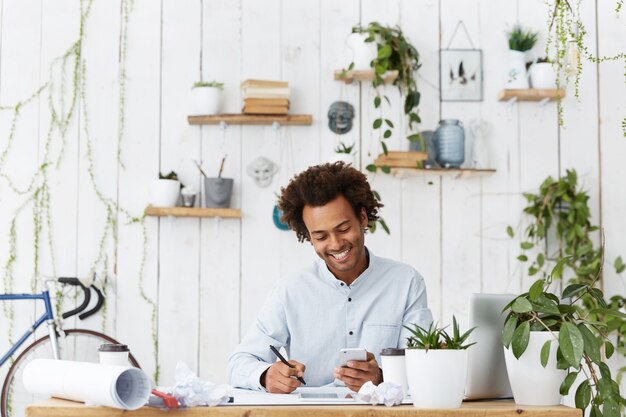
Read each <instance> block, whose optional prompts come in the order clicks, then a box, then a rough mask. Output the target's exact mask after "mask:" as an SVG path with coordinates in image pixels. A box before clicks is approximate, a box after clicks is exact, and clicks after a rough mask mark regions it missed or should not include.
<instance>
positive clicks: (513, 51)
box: [506, 25, 539, 89]
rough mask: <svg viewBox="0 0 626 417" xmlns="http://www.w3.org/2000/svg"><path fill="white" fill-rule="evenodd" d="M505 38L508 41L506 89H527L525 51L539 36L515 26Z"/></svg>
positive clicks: (533, 44)
mask: <svg viewBox="0 0 626 417" xmlns="http://www.w3.org/2000/svg"><path fill="white" fill-rule="evenodd" d="M507 37H508V39H509V74H508V75H509V78H508V81H507V84H506V88H508V89H524V88H528V75H527V74H526V61H527V59H526V51H529V50H531V49H532V48H533V46H535V43H537V38H538V37H539V34H538V33H537V32H533V31H531V30H525V29H524V28H522V27H521V26H520V25H515V26H513V29H511V30H510V31H509V32H507Z"/></svg>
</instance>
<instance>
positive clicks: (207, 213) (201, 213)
mask: <svg viewBox="0 0 626 417" xmlns="http://www.w3.org/2000/svg"><path fill="white" fill-rule="evenodd" d="M145 214H146V216H154V217H163V216H174V217H223V218H229V219H239V218H241V210H240V209H235V208H196V207H152V206H148V207H146V210H145Z"/></svg>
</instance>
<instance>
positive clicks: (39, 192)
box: [0, 0, 159, 381]
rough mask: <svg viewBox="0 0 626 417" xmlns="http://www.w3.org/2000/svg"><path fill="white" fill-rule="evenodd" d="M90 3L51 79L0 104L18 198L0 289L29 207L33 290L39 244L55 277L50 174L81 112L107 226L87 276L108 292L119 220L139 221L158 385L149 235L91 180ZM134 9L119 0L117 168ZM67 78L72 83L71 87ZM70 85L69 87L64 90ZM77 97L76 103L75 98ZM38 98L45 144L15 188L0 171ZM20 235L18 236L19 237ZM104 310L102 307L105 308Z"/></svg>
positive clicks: (6, 283) (10, 282)
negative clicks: (7, 117)
mask: <svg viewBox="0 0 626 417" xmlns="http://www.w3.org/2000/svg"><path fill="white" fill-rule="evenodd" d="M92 2H93V0H81V1H80V4H79V7H80V25H79V34H78V38H77V39H76V40H75V41H73V42H72V43H71V44H70V46H69V47H68V48H67V49H66V51H65V52H64V53H63V54H62V55H60V56H59V57H57V58H55V59H54V60H53V61H52V62H51V64H50V68H49V81H48V82H46V83H45V84H43V85H41V86H40V87H39V88H37V89H36V90H35V91H34V92H33V93H32V94H31V95H30V97H28V98H27V99H25V100H23V101H21V102H18V103H15V104H13V105H10V106H0V111H10V112H12V113H13V117H12V122H11V129H10V131H9V135H8V139H7V140H6V142H5V143H6V145H5V147H4V149H3V150H2V153H1V154H0V178H2V179H3V180H4V181H5V182H6V183H7V184H8V186H9V188H10V190H11V191H12V192H13V193H14V195H15V197H16V198H17V199H18V201H19V203H18V208H17V209H16V210H15V212H14V214H13V217H12V218H11V219H10V225H11V226H10V228H9V257H8V259H7V262H6V264H5V268H4V275H3V280H2V282H3V291H5V292H14V282H15V279H14V276H13V267H14V264H15V262H16V261H17V258H18V253H17V251H16V247H17V236H18V235H19V233H18V232H17V230H16V222H17V219H18V218H19V217H20V216H21V215H23V213H24V212H26V211H27V210H26V209H28V208H32V219H33V227H32V230H33V237H32V239H33V248H34V262H33V272H32V274H31V277H30V284H31V289H32V290H33V291H35V290H36V286H37V282H38V281H39V278H40V275H41V272H40V268H41V262H42V261H41V257H40V254H41V251H42V249H43V245H46V244H47V245H48V251H49V265H48V266H47V267H48V268H50V269H49V270H51V271H52V274H53V275H54V276H57V273H56V267H55V265H56V260H55V259H56V258H55V252H54V247H53V241H54V240H53V236H52V230H53V227H52V225H53V219H52V216H51V205H52V197H53V196H52V195H51V192H50V187H49V175H50V172H51V169H53V168H57V169H58V168H59V167H60V165H61V163H62V161H63V157H64V155H65V149H66V143H67V134H68V130H69V127H70V125H71V122H72V121H73V120H75V116H76V115H77V114H79V113H80V115H81V117H82V120H81V126H82V129H83V134H84V137H85V140H86V143H87V147H86V148H87V149H86V153H85V155H86V160H87V163H86V166H87V170H88V177H89V180H90V183H91V185H92V187H93V189H94V191H95V194H96V196H97V199H98V201H99V202H101V203H102V205H103V207H104V211H105V213H106V219H105V226H104V230H103V232H102V234H101V235H100V237H99V239H98V240H96V242H97V245H98V249H97V254H96V256H95V259H94V261H93V263H92V265H91V267H90V271H89V273H88V275H94V273H95V272H96V270H98V271H100V273H99V275H100V276H102V277H105V278H104V279H105V282H103V283H102V286H103V288H102V289H103V290H104V291H105V292H106V277H107V276H108V272H109V264H110V263H111V261H110V257H109V254H108V252H109V250H110V249H113V261H112V262H113V263H114V264H116V263H117V247H118V241H117V236H118V217H120V216H119V215H121V218H125V219H126V220H127V224H136V223H140V224H141V226H142V229H143V233H144V247H143V251H144V255H143V258H142V266H141V270H140V273H139V286H140V293H141V295H142V298H144V300H145V301H146V302H147V303H148V304H150V305H151V306H152V308H153V314H152V329H153V333H152V336H153V341H154V346H155V348H154V354H155V362H156V364H155V380H156V381H158V371H159V366H158V356H157V352H158V349H157V347H158V340H157V337H156V336H157V335H156V308H155V306H156V304H155V303H154V301H153V300H151V299H150V298H149V297H147V296H146V294H145V291H144V290H143V274H144V267H143V264H144V263H145V251H146V245H147V236H146V232H145V225H144V224H143V217H141V218H137V217H134V216H132V215H131V214H130V213H129V212H128V211H127V210H125V209H124V208H122V207H120V206H119V205H118V203H117V202H116V201H114V200H113V199H112V198H109V197H107V196H106V195H105V194H104V193H103V192H102V191H101V190H100V188H99V186H98V181H97V179H96V177H95V170H94V160H93V141H92V139H91V135H90V132H89V117H88V116H89V112H88V110H87V97H86V84H87V71H86V62H85V59H84V57H83V54H82V45H83V40H84V39H85V31H86V27H87V21H88V17H89V14H90V11H91V6H92ZM132 8H133V0H122V16H123V24H122V29H121V36H120V41H121V42H120V45H121V49H120V84H119V103H118V104H119V109H118V121H119V123H118V132H117V133H118V134H117V139H118V149H117V162H118V166H119V167H121V168H123V167H124V166H123V163H122V153H121V151H122V139H123V137H124V129H125V113H126V111H125V109H126V107H125V95H126V90H125V81H126V57H127V39H128V23H129V16H130V13H131V11H132ZM67 80H71V83H69V85H68V82H67ZM68 87H69V88H68ZM79 98H80V100H79ZM38 99H39V100H41V101H42V102H43V103H46V104H47V106H48V111H49V113H50V124H49V126H48V130H47V132H46V133H45V140H44V143H43V152H41V153H40V154H39V161H40V162H39V165H38V166H37V169H36V170H35V171H34V173H33V174H32V177H31V179H30V180H29V181H27V182H26V183H27V185H26V186H25V187H18V186H17V185H16V184H17V182H16V181H15V179H14V178H13V177H12V176H11V175H10V174H8V173H7V172H5V171H4V165H5V162H6V160H7V159H9V158H10V157H11V145H12V143H13V141H14V140H15V132H16V126H18V124H19V121H20V115H21V109H22V108H24V107H25V106H27V105H31V104H32V103H35V102H36V100H38ZM53 143H55V144H56V145H57V146H56V148H58V150H57V151H56V153H55V152H53V146H52V145H53ZM20 237H21V236H20ZM63 297H64V294H63V293H62V292H61V291H60V290H57V291H56V294H55V300H54V305H55V309H56V312H57V316H60V310H61V308H62V304H63ZM105 306H106V304H105ZM3 313H4V316H5V317H6V318H8V319H9V331H8V338H9V341H10V343H12V330H13V319H14V312H13V308H12V306H9V307H7V306H6V303H3ZM101 318H102V329H103V331H105V329H106V309H105V310H103V312H102V317H101Z"/></svg>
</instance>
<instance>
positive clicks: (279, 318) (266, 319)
mask: <svg viewBox="0 0 626 417" xmlns="http://www.w3.org/2000/svg"><path fill="white" fill-rule="evenodd" d="M281 292H282V291H281V289H280V285H279V284H277V285H276V286H274V288H273V289H272V291H271V292H270V295H269V296H268V298H267V300H266V301H265V304H264V305H263V307H262V309H261V311H260V313H259V315H258V316H257V318H256V320H255V322H254V323H253V324H252V326H251V327H250V329H248V331H247V333H246V335H245V337H244V338H243V340H242V341H241V343H240V344H239V346H237V348H236V349H235V351H234V352H233V354H232V355H231V356H230V359H229V361H228V375H229V378H230V384H231V385H233V386H235V387H238V388H246V389H253V390H259V391H263V390H265V388H264V387H263V386H262V385H261V375H262V374H263V372H265V370H266V369H268V368H269V367H270V366H271V365H272V364H273V363H274V362H275V361H276V357H275V356H274V354H273V353H272V351H271V350H270V345H273V346H275V347H276V348H277V349H279V348H281V347H283V346H287V344H288V343H289V330H288V328H287V320H286V317H285V309H284V304H283V302H282V297H281Z"/></svg>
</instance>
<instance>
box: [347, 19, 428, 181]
mask: <svg viewBox="0 0 626 417" xmlns="http://www.w3.org/2000/svg"><path fill="white" fill-rule="evenodd" d="M352 32H353V33H363V34H367V38H366V39H365V42H372V43H375V44H376V50H377V53H376V58H374V59H373V60H372V62H371V64H370V65H371V67H372V69H373V70H374V80H373V81H372V87H374V88H375V89H376V96H375V97H374V107H375V108H377V109H379V110H380V114H379V117H377V118H376V119H375V120H374V122H373V124H372V127H373V128H374V130H378V131H379V133H380V143H381V146H382V149H383V152H384V154H385V155H387V152H388V149H387V144H386V143H385V141H384V140H385V139H388V138H390V137H391V135H392V134H393V129H394V127H395V126H394V124H393V122H392V121H391V120H389V119H388V118H385V117H384V115H383V108H382V102H383V100H385V101H386V102H387V104H388V105H389V106H391V101H390V100H389V98H388V97H387V96H386V95H385V94H384V93H383V92H381V89H380V88H379V87H380V86H383V85H384V84H385V79H384V76H385V73H386V72H387V71H393V70H397V71H398V78H396V79H395V80H394V82H393V84H394V85H395V86H397V87H398V89H399V90H400V94H401V95H402V96H403V97H404V114H405V115H406V116H407V117H408V120H409V124H408V127H409V130H411V129H413V128H414V127H415V126H416V125H417V124H419V123H421V119H420V117H419V113H418V106H419V103H420V93H419V91H418V89H417V83H416V81H415V76H416V74H417V70H418V69H419V68H420V66H421V64H420V56H419V52H418V51H417V48H415V46H413V45H412V44H411V42H409V40H408V39H407V38H406V37H405V36H404V33H402V29H400V27H399V26H395V27H389V26H384V25H381V24H380V23H378V22H371V23H370V24H368V25H367V26H355V27H353V28H352ZM352 68H353V64H350V66H349V67H348V70H351V69H352ZM343 74H345V72H343ZM407 139H408V140H410V141H413V142H415V141H418V140H420V139H421V135H420V134H419V133H411V134H409V135H408V136H407ZM423 149H426V148H425V147H424V148H423ZM366 169H367V170H368V171H370V172H376V165H374V164H370V165H368V166H367V167H366Z"/></svg>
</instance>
